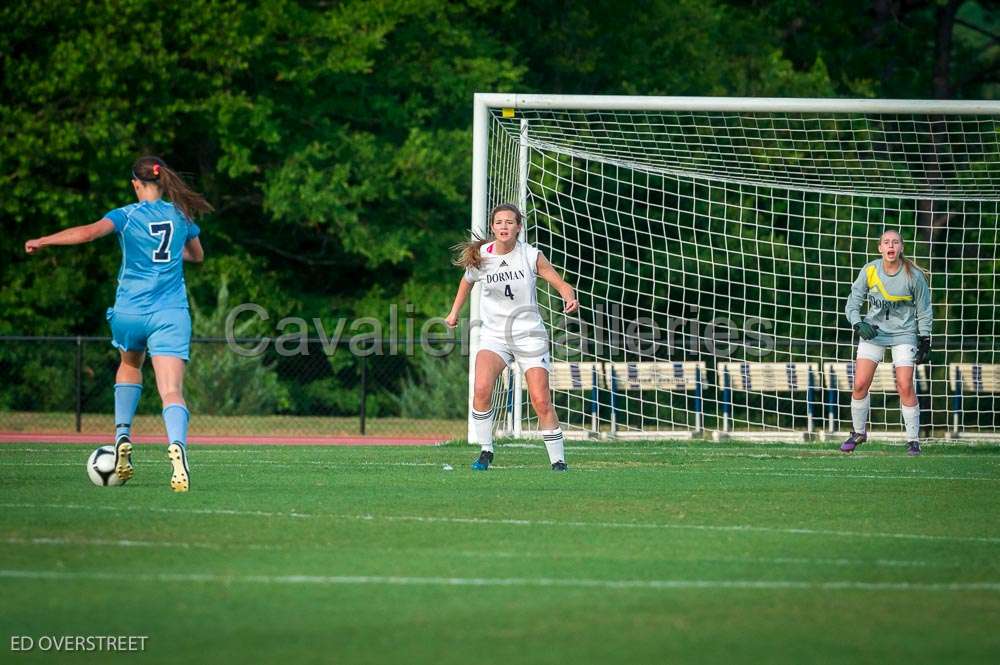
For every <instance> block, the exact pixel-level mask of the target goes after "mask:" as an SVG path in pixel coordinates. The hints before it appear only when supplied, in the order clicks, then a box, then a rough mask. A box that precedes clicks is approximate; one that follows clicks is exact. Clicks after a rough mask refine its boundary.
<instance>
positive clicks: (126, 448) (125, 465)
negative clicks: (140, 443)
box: [115, 435, 135, 483]
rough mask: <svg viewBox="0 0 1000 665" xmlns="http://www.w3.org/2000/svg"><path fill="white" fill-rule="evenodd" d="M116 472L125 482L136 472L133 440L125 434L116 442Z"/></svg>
mask: <svg viewBox="0 0 1000 665" xmlns="http://www.w3.org/2000/svg"><path fill="white" fill-rule="evenodd" d="M115 473H116V474H118V477H119V478H121V481H122V482H123V483H124V482H125V481H126V480H128V479H129V478H131V477H132V476H133V475H134V474H135V469H133V468H132V441H131V440H129V438H128V437H127V436H125V435H122V436H120V437H118V441H117V442H115Z"/></svg>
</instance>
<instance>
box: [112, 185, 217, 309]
mask: <svg viewBox="0 0 1000 665" xmlns="http://www.w3.org/2000/svg"><path fill="white" fill-rule="evenodd" d="M104 217H105V218H106V219H108V220H110V221H111V223H112V224H114V225H115V231H116V232H117V235H118V241H119V243H120V244H121V248H122V267H121V270H120V271H119V273H118V291H117V292H116V293H115V306H114V311H116V312H121V313H122V314H151V313H153V312H158V311H160V310H164V309H174V308H184V309H187V306H188V300H187V291H186V290H185V285H184V266H183V253H184V244H185V243H186V242H187V241H188V240H190V239H191V238H196V237H197V236H198V234H199V233H200V229H199V228H198V225H197V224H195V223H194V222H192V221H191V220H189V219H188V218H187V217H185V216H184V214H183V213H181V211H180V210H178V209H177V208H175V207H174V204H173V203H168V202H166V201H163V200H162V199H161V200H158V201H140V202H139V203H133V204H132V205H127V206H124V207H122V208H116V209H115V210H112V211H111V212H109V213H107V214H106V215H104Z"/></svg>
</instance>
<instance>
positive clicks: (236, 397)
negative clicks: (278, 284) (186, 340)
mask: <svg viewBox="0 0 1000 665" xmlns="http://www.w3.org/2000/svg"><path fill="white" fill-rule="evenodd" d="M230 310H231V307H230V306H229V286H228V278H227V277H226V276H225V275H222V276H221V279H220V283H219V291H218V294H217V297H216V305H215V309H213V310H212V311H210V312H205V311H204V310H202V309H201V308H200V307H198V305H197V303H196V302H195V301H194V300H193V299H192V301H191V313H192V327H193V334H194V336H195V337H203V336H210V335H212V334H214V331H217V330H222V329H224V327H225V320H226V317H227V316H228V315H229V312H230ZM253 323H254V321H253V320H252V319H251V320H247V321H244V322H242V323H238V324H237V325H236V327H235V328H234V330H233V333H234V336H235V337H242V336H245V335H247V333H248V331H249V329H250V326H251V324H253ZM184 390H185V394H186V396H187V398H188V401H189V403H190V404H191V408H192V409H195V410H198V411H202V412H205V413H211V414H213V415H220V416H238V415H267V414H272V413H277V412H280V411H281V410H283V409H286V408H288V406H290V404H291V400H290V397H289V393H288V389H287V387H286V386H285V385H284V384H282V383H281V382H280V381H279V380H278V374H277V372H275V370H274V366H273V363H268V362H267V361H266V359H265V357H264V356H256V357H250V358H248V357H245V356H243V355H240V354H237V353H233V352H232V351H231V350H230V349H229V348H227V347H226V346H224V345H222V344H203V345H199V344H196V345H194V346H193V348H192V350H191V362H190V363H188V366H187V373H186V375H185V377H184Z"/></svg>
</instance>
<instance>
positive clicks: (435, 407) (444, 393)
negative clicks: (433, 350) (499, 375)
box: [392, 352, 469, 419]
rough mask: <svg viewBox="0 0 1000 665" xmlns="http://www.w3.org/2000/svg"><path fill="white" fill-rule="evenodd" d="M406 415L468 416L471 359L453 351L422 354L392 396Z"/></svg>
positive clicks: (411, 416) (458, 417)
mask: <svg viewBox="0 0 1000 665" xmlns="http://www.w3.org/2000/svg"><path fill="white" fill-rule="evenodd" d="M392 398H393V401H395V402H396V403H397V404H398V405H399V412H400V415H401V416H403V417H405V418H430V417H433V418H445V419H448V418H454V419H462V418H465V417H466V411H467V408H468V401H469V359H468V357H467V356H464V355H462V354H460V353H457V352H453V353H450V354H448V355H446V356H441V357H436V356H433V355H430V354H421V355H420V356H419V357H418V359H417V362H416V365H415V367H414V368H413V369H412V370H410V371H409V372H408V373H407V375H406V377H405V378H404V379H403V381H402V385H401V386H400V390H399V394H398V395H393V396H392Z"/></svg>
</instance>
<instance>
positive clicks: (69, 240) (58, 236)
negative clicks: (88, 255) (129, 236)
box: [24, 217, 115, 254]
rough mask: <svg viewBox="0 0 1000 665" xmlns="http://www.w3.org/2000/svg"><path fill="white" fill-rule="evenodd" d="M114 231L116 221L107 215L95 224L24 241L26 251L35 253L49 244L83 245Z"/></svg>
mask: <svg viewBox="0 0 1000 665" xmlns="http://www.w3.org/2000/svg"><path fill="white" fill-rule="evenodd" d="M114 231H115V225H114V223H113V222H112V221H111V220H110V219H108V218H107V217H105V218H103V219H101V220H99V221H96V222H94V223H93V224H83V225H81V226H74V227H73V228H69V229H63V230H62V231H59V232H58V233H53V234H52V235H50V236H42V237H41V238H34V239H33V240H29V241H28V242H26V243H24V251H26V252H27V253H28V254H34V253H35V252H37V251H38V250H40V249H41V248H42V247H48V246H49V245H82V244H83V243H85V242H91V241H92V240H97V239H98V238H102V237H104V236H106V235H108V234H109V233H114Z"/></svg>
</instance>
